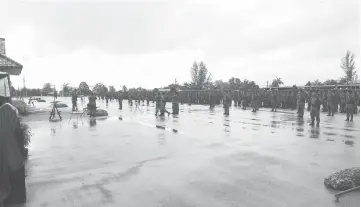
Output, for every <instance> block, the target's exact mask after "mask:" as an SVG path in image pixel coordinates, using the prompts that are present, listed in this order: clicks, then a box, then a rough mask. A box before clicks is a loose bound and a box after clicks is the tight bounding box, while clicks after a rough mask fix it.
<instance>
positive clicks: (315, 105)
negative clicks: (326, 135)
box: [310, 92, 321, 126]
mask: <svg viewBox="0 0 361 207" xmlns="http://www.w3.org/2000/svg"><path fill="white" fill-rule="evenodd" d="M320 107H321V100H320V98H319V97H318V95H317V94H316V92H312V96H311V113H310V115H311V124H310V125H311V126H313V125H315V119H316V122H317V123H316V126H320Z"/></svg>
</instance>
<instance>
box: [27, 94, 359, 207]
mask: <svg viewBox="0 0 361 207" xmlns="http://www.w3.org/2000/svg"><path fill="white" fill-rule="evenodd" d="M123 103H124V107H123V110H122V111H119V110H118V109H117V103H116V102H111V103H109V106H108V108H106V106H105V104H104V103H102V102H99V103H98V104H99V105H100V108H104V109H107V110H108V112H109V114H110V115H111V116H109V117H108V118H105V119H104V118H97V119H96V120H95V121H90V119H89V118H84V119H79V120H78V121H76V118H72V119H71V120H70V123H68V121H69V114H67V113H66V111H67V110H66V109H63V111H64V114H63V115H64V119H63V121H62V122H57V123H49V121H48V120H47V118H48V115H47V114H43V115H42V114H36V115H30V116H27V117H25V118H24V121H26V122H28V123H29V125H30V126H31V127H32V129H33V133H34V137H33V138H32V145H31V147H30V158H29V161H28V163H27V170H28V177H27V191H28V200H29V201H28V203H27V206H29V207H33V206H34V207H39V206H43V207H45V206H61V207H67V206H84V207H92V206H127V207H132V206H147V207H148V206H177V207H183V206H205V207H213V206H214V207H218V206H237V207H242V206H245V207H246V206H249V207H255V206H259V207H263V206H264V207H266V206H267V207H271V206H274V207H282V206H292V207H293V206H295V207H296V206H297V207H298V206H299V207H304V206H310V207H312V206H315V207H319V206H327V207H330V206H359V205H360V201H359V199H360V196H359V193H354V194H352V195H350V196H346V197H342V198H341V199H340V203H334V202H333V196H332V193H333V192H331V191H329V190H327V189H326V188H325V187H324V185H323V180H324V178H325V177H326V176H328V175H329V174H332V173H334V172H336V171H339V170H342V169H344V168H348V167H354V166H360V143H359V142H360V131H359V130H360V127H359V126H360V122H359V117H358V116H357V117H355V119H354V122H353V123H351V122H347V123H346V122H344V119H345V118H344V117H343V116H342V115H336V116H334V117H327V116H325V114H322V116H321V126H320V127H311V126H308V123H309V121H310V120H309V117H308V116H305V118H304V119H300V118H297V117H296V115H295V112H293V111H292V112H291V111H284V112H277V113H273V112H269V111H268V110H267V109H261V110H263V111H259V112H257V113H252V112H251V111H250V110H241V109H239V108H232V109H231V111H230V116H229V117H225V116H223V110H222V108H221V107H216V108H215V109H214V110H213V111H210V110H209V109H208V107H205V106H194V105H193V106H188V105H182V106H181V113H180V115H179V116H172V115H171V116H169V117H167V116H166V117H164V118H156V117H155V116H154V106H149V107H146V106H141V107H140V108H141V110H142V114H140V112H139V110H134V109H132V110H131V109H130V108H129V107H128V106H127V104H126V101H124V102H123ZM168 105H169V106H170V104H168ZM119 116H121V117H122V120H119V119H118V117H119ZM156 126H158V128H157V127H156ZM173 129H175V130H173Z"/></svg>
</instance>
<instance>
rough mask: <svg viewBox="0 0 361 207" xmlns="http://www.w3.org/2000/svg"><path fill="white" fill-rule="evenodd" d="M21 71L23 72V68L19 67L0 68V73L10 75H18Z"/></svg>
mask: <svg viewBox="0 0 361 207" xmlns="http://www.w3.org/2000/svg"><path fill="white" fill-rule="evenodd" d="M22 70H23V66H19V67H5V66H0V72H5V73H8V74H10V75H20V74H21V71H22Z"/></svg>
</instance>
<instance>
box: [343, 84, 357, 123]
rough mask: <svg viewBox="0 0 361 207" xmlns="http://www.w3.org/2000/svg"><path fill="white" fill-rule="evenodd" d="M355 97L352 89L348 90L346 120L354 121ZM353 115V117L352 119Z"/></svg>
mask: <svg viewBox="0 0 361 207" xmlns="http://www.w3.org/2000/svg"><path fill="white" fill-rule="evenodd" d="M354 103H355V97H354V96H353V94H352V91H351V90H349V91H348V95H347V97H346V120H345V121H353V110H354ZM350 117H351V119H350Z"/></svg>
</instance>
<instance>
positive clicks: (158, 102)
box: [155, 92, 162, 116]
mask: <svg viewBox="0 0 361 207" xmlns="http://www.w3.org/2000/svg"><path fill="white" fill-rule="evenodd" d="M161 105H162V97H161V96H160V92H158V93H157V95H156V96H155V115H156V116H158V112H159V111H160V107H161Z"/></svg>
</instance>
